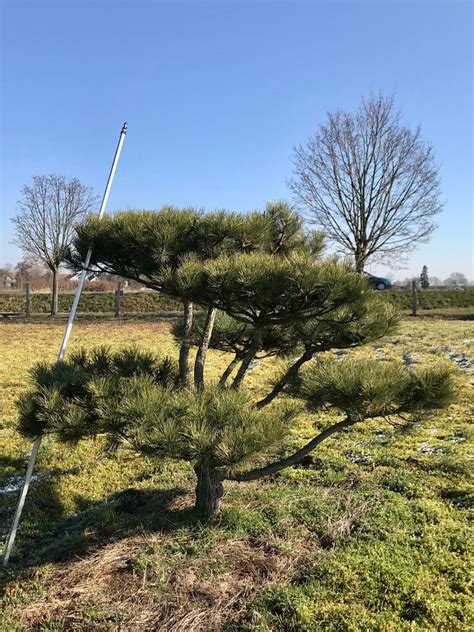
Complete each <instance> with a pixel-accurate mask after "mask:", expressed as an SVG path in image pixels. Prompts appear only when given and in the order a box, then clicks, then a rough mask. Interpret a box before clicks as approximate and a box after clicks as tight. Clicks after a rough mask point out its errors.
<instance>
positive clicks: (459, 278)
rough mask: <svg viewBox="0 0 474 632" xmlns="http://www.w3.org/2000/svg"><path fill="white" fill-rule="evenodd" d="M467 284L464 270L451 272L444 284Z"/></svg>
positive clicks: (455, 285)
mask: <svg viewBox="0 0 474 632" xmlns="http://www.w3.org/2000/svg"><path fill="white" fill-rule="evenodd" d="M467 284H468V281H467V278H466V276H465V275H464V274H463V273H462V272H451V274H450V275H449V277H448V278H447V279H446V280H445V282H444V285H451V286H452V287H460V286H463V285H467Z"/></svg>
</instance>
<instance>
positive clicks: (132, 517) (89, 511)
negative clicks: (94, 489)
mask: <svg viewBox="0 0 474 632" xmlns="http://www.w3.org/2000/svg"><path fill="white" fill-rule="evenodd" d="M187 493H188V490H185V489H183V488H179V487H174V488H171V489H166V490H138V489H132V488H130V489H126V490H124V491H121V492H118V493H116V494H113V495H112V496H110V497H109V498H107V499H105V500H103V501H100V502H93V503H84V507H85V508H84V510H82V511H80V512H78V513H77V514H76V515H74V516H71V517H69V518H66V519H62V520H60V521H59V522H57V523H56V525H55V526H54V527H53V528H52V529H51V531H50V532H48V533H44V531H43V532H42V533H41V534H40V533H38V534H37V536H36V537H31V538H28V539H27V541H24V542H23V543H22V546H21V547H19V548H18V549H17V550H16V551H15V554H14V556H12V559H11V566H10V572H15V571H19V570H24V569H26V568H29V567H33V566H37V565H40V564H44V563H46V562H63V561H66V560H68V559H70V558H71V557H81V556H83V555H86V554H87V553H88V551H90V550H92V549H98V548H100V547H102V546H105V545H107V544H109V543H111V542H114V541H117V540H122V539H124V538H127V537H130V536H132V535H137V534H142V533H154V532H162V533H168V532H172V531H175V530H177V529H180V528H183V527H185V526H188V527H189V526H193V525H201V524H203V523H204V522H206V521H207V518H206V517H205V516H202V515H200V514H199V513H197V512H195V511H194V510H193V509H192V508H191V507H189V508H185V509H181V508H173V507H171V505H172V504H173V503H174V504H178V505H179V504H180V503H179V502H178V503H176V501H177V499H179V498H180V497H182V496H184V495H185V494H187ZM76 502H77V503H78V504H79V506H80V505H81V498H80V497H79V498H76ZM59 517H60V516H58V514H56V516H55V518H56V519H58V518H59Z"/></svg>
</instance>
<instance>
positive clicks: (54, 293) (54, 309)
mask: <svg viewBox="0 0 474 632" xmlns="http://www.w3.org/2000/svg"><path fill="white" fill-rule="evenodd" d="M52 272H53V280H52V288H51V316H56V314H57V313H58V271H57V270H53V271H52Z"/></svg>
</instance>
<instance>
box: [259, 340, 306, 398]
mask: <svg viewBox="0 0 474 632" xmlns="http://www.w3.org/2000/svg"><path fill="white" fill-rule="evenodd" d="M313 356H314V351H313V350H312V349H307V350H306V351H305V352H304V353H303V355H302V356H301V357H299V358H298V360H296V362H294V363H293V364H292V365H291V366H290V367H289V368H288V370H287V371H286V373H284V374H283V375H282V376H281V378H280V379H279V380H278V382H277V383H276V384H275V386H274V387H273V388H272V390H271V391H270V392H269V393H268V395H266V396H265V397H264V398H263V399H261V400H260V401H258V402H257V403H256V407H257V408H263V407H264V406H267V405H268V404H270V403H271V402H272V401H273V400H274V399H275V397H277V396H278V395H279V394H280V393H281V392H282V390H283V389H284V388H285V386H286V385H287V384H288V382H289V381H290V380H291V379H293V378H295V377H296V376H297V375H298V371H299V370H300V368H301V367H302V366H303V364H305V362H308V361H309V360H311V358H312V357H313Z"/></svg>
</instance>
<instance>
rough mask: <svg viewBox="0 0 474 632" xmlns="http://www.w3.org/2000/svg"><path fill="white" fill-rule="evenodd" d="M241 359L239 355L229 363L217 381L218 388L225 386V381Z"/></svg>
mask: <svg viewBox="0 0 474 632" xmlns="http://www.w3.org/2000/svg"><path fill="white" fill-rule="evenodd" d="M241 359H242V358H241V357H240V356H239V355H235V356H234V357H233V358H232V360H231V361H230V362H229V364H228V365H227V367H226V369H225V371H224V373H223V374H222V375H221V378H220V380H219V386H225V385H226V383H227V380H228V379H229V377H230V376H231V375H232V371H233V370H234V369H235V367H236V366H237V365H238V364H239V362H240V361H241Z"/></svg>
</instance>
